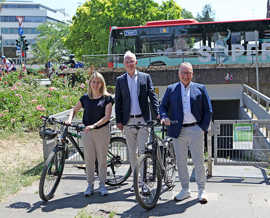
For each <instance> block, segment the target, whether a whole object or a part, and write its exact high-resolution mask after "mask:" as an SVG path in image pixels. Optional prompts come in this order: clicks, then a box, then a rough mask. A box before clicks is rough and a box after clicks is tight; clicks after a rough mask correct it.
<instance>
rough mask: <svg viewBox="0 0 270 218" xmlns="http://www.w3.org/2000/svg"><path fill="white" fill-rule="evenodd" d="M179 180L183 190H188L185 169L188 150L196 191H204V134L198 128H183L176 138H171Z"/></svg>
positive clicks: (187, 175)
mask: <svg viewBox="0 0 270 218" xmlns="http://www.w3.org/2000/svg"><path fill="white" fill-rule="evenodd" d="M173 144H174V150H175V155H176V161H177V167H178V174H179V179H180V182H181V186H182V188H183V189H189V173H188V167H187V157H188V149H189V150H190V152H191V157H192V161H193V163H194V167H195V178H196V182H197V185H198V189H205V183H206V175H205V167H204V132H203V130H202V129H201V128H200V127H199V126H198V125H195V126H191V127H183V128H182V129H181V133H180V135H179V137H178V138H173Z"/></svg>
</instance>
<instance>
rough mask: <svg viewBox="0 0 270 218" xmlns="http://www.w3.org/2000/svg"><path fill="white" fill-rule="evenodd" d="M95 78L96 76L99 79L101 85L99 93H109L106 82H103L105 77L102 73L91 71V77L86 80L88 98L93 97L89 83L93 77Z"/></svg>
mask: <svg viewBox="0 0 270 218" xmlns="http://www.w3.org/2000/svg"><path fill="white" fill-rule="evenodd" d="M95 78H98V79H100V81H101V87H100V90H99V92H100V94H102V95H107V96H109V95H111V94H110V93H109V92H108V91H107V86H106V82H105V79H104V77H103V76H102V74H101V73H99V72H93V73H92V75H91V77H90V79H89V82H88V90H87V94H88V96H89V98H93V93H92V89H91V85H90V84H91V82H92V80H93V79H95Z"/></svg>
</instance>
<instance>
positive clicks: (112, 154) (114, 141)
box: [106, 137, 131, 186]
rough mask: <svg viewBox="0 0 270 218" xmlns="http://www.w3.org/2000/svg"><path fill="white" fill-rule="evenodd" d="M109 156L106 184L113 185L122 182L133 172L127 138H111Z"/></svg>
mask: <svg viewBox="0 0 270 218" xmlns="http://www.w3.org/2000/svg"><path fill="white" fill-rule="evenodd" d="M107 157H108V158H107V180H106V184H108V185H111V186H116V185H120V184H122V183H123V182H124V181H126V180H127V178H128V177H129V176H130V174H131V167H130V164H129V161H128V149H127V143H126V139H125V138H123V137H113V138H111V140H110V145H109V151H108V156H107Z"/></svg>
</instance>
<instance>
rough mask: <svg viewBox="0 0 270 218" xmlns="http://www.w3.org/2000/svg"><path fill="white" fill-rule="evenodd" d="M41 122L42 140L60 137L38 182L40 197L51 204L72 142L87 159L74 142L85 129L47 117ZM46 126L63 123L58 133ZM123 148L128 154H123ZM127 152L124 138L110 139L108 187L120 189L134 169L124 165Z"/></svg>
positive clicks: (79, 125) (81, 126)
mask: <svg viewBox="0 0 270 218" xmlns="http://www.w3.org/2000/svg"><path fill="white" fill-rule="evenodd" d="M41 119H42V120H43V125H42V126H41V129H40V137H41V138H43V139H47V140H52V139H55V138H56V137H57V136H58V137H57V143H56V146H55V147H54V148H53V150H52V151H51V152H50V154H49V156H48V158H47V160H46V161H45V164H44V167H43V170H42V174H41V177H40V182H39V196H40V198H41V199H42V200H43V201H48V200H50V199H52V198H53V197H54V193H55V191H56V189H57V186H58V185H59V182H60V180H61V176H62V174H63V170H64V166H65V160H66V159H68V153H69V151H68V149H69V146H68V144H69V142H71V144H72V145H73V146H74V148H75V149H76V151H77V152H78V154H79V155H80V156H81V158H82V160H84V154H83V152H82V150H81V149H80V147H79V145H78V143H77V142H76V140H75V138H79V137H80V132H82V131H83V129H84V126H83V125H82V124H71V125H68V124H66V123H65V122H63V121H60V120H57V119H55V118H50V117H45V116H42V117H41ZM47 123H49V124H51V125H53V124H60V126H61V130H60V131H56V130H53V129H51V128H47V127H46V125H47ZM71 128H73V129H75V132H74V131H71ZM123 149H124V151H125V152H123ZM126 152H127V145H126V140H125V138H123V137H119V136H117V137H115V136H113V137H111V139H110V145H109V151H108V155H107V169H108V172H107V180H106V184H108V185H111V186H117V185H120V184H122V183H123V182H124V181H126V180H127V178H128V177H129V176H130V174H131V167H130V165H129V164H125V163H124V161H123V159H124V156H122V155H125V153H126Z"/></svg>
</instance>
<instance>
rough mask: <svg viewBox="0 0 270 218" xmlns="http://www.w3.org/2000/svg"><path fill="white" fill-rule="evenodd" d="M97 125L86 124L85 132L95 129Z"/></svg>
mask: <svg viewBox="0 0 270 218" xmlns="http://www.w3.org/2000/svg"><path fill="white" fill-rule="evenodd" d="M95 128H96V126H95V125H89V126H86V127H85V129H84V132H89V131H90V130H93V129H95Z"/></svg>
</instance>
